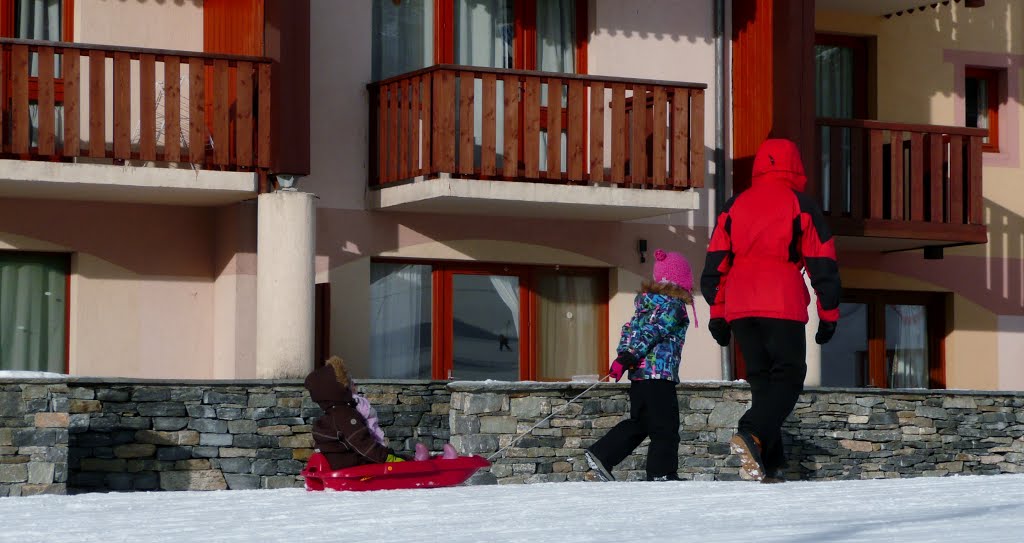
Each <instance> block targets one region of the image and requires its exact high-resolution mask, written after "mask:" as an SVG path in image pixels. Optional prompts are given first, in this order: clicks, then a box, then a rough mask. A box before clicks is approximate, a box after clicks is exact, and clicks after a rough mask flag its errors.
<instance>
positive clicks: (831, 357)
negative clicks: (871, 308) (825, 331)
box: [821, 303, 871, 387]
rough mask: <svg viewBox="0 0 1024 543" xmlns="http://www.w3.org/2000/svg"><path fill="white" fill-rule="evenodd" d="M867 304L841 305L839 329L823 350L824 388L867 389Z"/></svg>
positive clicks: (822, 378) (868, 366)
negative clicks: (865, 387)
mask: <svg viewBox="0 0 1024 543" xmlns="http://www.w3.org/2000/svg"><path fill="white" fill-rule="evenodd" d="M869 368H870V364H869V359H868V306H867V304H849V303H846V304H839V326H838V327H837V328H836V335H835V336H834V337H833V338H832V341H829V342H828V343H826V344H824V345H822V346H821V385H822V386H827V387H864V386H867V385H868V384H870V383H871V381H870V378H869Z"/></svg>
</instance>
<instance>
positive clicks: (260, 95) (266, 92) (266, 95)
mask: <svg viewBox="0 0 1024 543" xmlns="http://www.w3.org/2000/svg"><path fill="white" fill-rule="evenodd" d="M257 71H258V74H257V77H258V79H257V81H258V83H257V84H258V85H259V88H258V89H257V91H256V92H257V100H258V103H257V108H259V109H258V110H257V112H256V165H257V166H259V167H260V168H269V167H270V155H271V153H272V152H273V149H272V148H271V145H270V98H271V97H270V64H260V65H259V68H258V69H257Z"/></svg>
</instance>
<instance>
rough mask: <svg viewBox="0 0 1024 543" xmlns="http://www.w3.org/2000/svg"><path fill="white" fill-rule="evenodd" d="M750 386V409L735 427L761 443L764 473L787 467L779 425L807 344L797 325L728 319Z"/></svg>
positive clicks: (794, 394) (797, 385)
mask: <svg viewBox="0 0 1024 543" xmlns="http://www.w3.org/2000/svg"><path fill="white" fill-rule="evenodd" d="M731 324H732V332H733V335H735V336H736V343H738V344H739V347H740V352H742V353H743V360H744V362H745V363H746V366H747V382H748V383H750V397H751V403H750V409H749V410H747V412H746V413H744V414H743V416H742V417H740V422H739V429H740V430H743V431H745V432H748V433H751V434H754V435H755V436H757V437H758V439H760V440H761V461H762V462H763V463H764V468H765V471H766V472H767V473H772V472H773V471H774V470H778V469H782V468H784V467H785V463H786V456H785V453H784V451H783V450H782V423H783V422H785V420H786V417H788V416H789V414H790V412H792V411H793V407H795V406H796V401H797V399H798V398H799V397H800V393H801V392H802V391H803V389H804V377H805V376H806V375H807V360H806V355H807V340H806V338H805V336H804V327H805V325H804V323H802V322H799V321H791V320H782V319H769V318H761V317H754V318H745V319H737V320H734V321H732V323H731Z"/></svg>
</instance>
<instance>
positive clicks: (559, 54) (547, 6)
mask: <svg viewBox="0 0 1024 543" xmlns="http://www.w3.org/2000/svg"><path fill="white" fill-rule="evenodd" d="M535 1H536V2H537V69H538V70H540V71H542V72H559V73H566V74H572V73H576V0H535Z"/></svg>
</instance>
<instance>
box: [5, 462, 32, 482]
mask: <svg viewBox="0 0 1024 543" xmlns="http://www.w3.org/2000/svg"><path fill="white" fill-rule="evenodd" d="M26 466H27V464H0V483H24V482H26V481H28V468H27V467H26Z"/></svg>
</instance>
